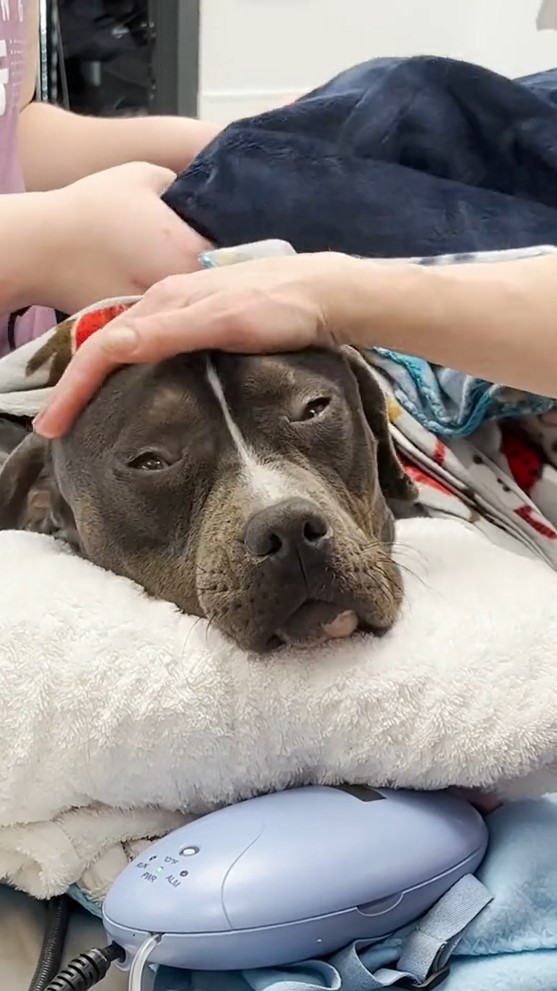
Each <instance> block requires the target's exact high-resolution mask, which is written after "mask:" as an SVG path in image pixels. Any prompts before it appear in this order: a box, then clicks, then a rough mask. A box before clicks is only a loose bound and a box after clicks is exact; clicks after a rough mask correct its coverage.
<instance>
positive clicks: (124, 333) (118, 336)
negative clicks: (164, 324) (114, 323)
mask: <svg viewBox="0 0 557 991" xmlns="http://www.w3.org/2000/svg"><path fill="white" fill-rule="evenodd" d="M138 343H139V338H138V336H137V332H136V331H135V330H134V329H133V327H114V328H109V327H107V329H106V331H105V335H104V347H105V349H106V350H108V351H118V352H122V351H123V352H125V353H128V352H130V351H135V349H136V347H137V345H138Z"/></svg>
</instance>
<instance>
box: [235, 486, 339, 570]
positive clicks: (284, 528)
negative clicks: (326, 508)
mask: <svg viewBox="0 0 557 991" xmlns="http://www.w3.org/2000/svg"><path fill="white" fill-rule="evenodd" d="M330 532H331V531H330V528H329V525H328V523H327V520H326V519H325V518H324V517H323V516H322V515H321V513H320V511H319V509H318V508H317V507H316V506H315V505H314V504H313V503H312V502H310V500H309V499H285V500H284V501H283V502H280V503H275V504H274V505H273V506H269V507H268V508H267V509H264V510H260V511H259V512H258V513H255V515H254V516H252V517H251V519H249V520H248V522H247V523H246V527H245V530H244V534H243V541H244V546H245V548H246V550H247V551H248V553H249V554H251V555H252V556H253V557H257V558H274V557H276V558H280V559H281V560H282V559H283V558H285V557H288V556H289V555H290V554H294V553H295V552H296V551H298V550H301V549H302V547H304V546H305V547H306V549H307V550H308V551H309V549H310V548H312V550H313V551H317V550H318V549H319V548H320V547H321V544H322V543H323V542H324V541H325V540H327V539H328V537H329V534H330Z"/></svg>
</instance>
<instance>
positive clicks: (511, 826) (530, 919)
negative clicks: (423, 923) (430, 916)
mask: <svg viewBox="0 0 557 991" xmlns="http://www.w3.org/2000/svg"><path fill="white" fill-rule="evenodd" d="M488 824H489V829H490V835H491V841H490V848H489V853H488V856H487V858H486V860H485V861H484V864H483V866H482V868H481V870H480V871H479V872H478V876H479V877H480V878H481V880H482V881H483V882H484V884H485V885H486V887H487V888H488V889H489V890H490V892H491V893H492V894H493V895H494V899H493V901H492V903H491V904H490V905H489V906H488V907H487V908H486V909H484V911H483V912H482V914H481V915H480V916H479V917H478V919H477V920H476V922H474V923H473V924H472V925H471V926H470V928H469V929H468V930H467V932H466V933H465V935H464V938H463V939H462V941H461V943H460V944H459V945H458V947H457V949H456V951H455V953H454V956H453V958H452V967H451V972H450V975H449V977H448V979H447V980H446V982H445V983H444V984H443V988H444V989H445V991H556V989H557V796H552V797H550V798H546V799H540V800H538V801H529V802H520V803H516V804H514V805H507V806H505V807H503V808H500V809H498V810H497V811H496V812H494V813H492V815H491V816H490V817H489V819H488ZM404 935H405V932H401V933H397V934H396V935H395V936H393V937H391V938H390V939H388V940H386V941H385V942H383V943H381V944H379V945H377V946H375V947H373V948H372V949H368V950H366V951H365V952H364V954H363V956H362V962H363V964H364V965H365V968H367V970H368V971H369V972H370V973H371V972H373V971H374V970H377V969H378V968H379V967H382V966H385V965H389V964H391V965H392V964H393V963H394V962H395V961H396V959H397V957H398V953H399V948H400V945H401V943H402V942H403V937H404ZM292 982H294V983H295V985H296V986H297V988H299V989H300V991H309V989H310V988H311V989H313V988H317V989H320V988H325V989H331V991H339V989H341V988H342V989H343V991H366V970H365V969H364V968H362V971H361V972H360V974H359V977H358V980H357V981H352V982H350V983H349V982H346V981H345V982H343V981H342V978H341V975H340V973H339V971H338V970H337V969H336V968H335V967H334V958H333V961H332V962H328V963H323V962H318V961H316V962H314V963H313V962H312V963H307V964H304V965H303V966H296V967H291V968H286V969H284V970H271V969H269V970H259V971H248V972H244V973H241V974H240V973H236V974H226V973H225V974H223V973H207V972H204V973H201V972H195V973H192V972H189V971H176V970H173V971H170V970H162V969H161V970H160V971H159V973H158V975H157V978H156V982H155V989H154V991H182V989H188V991H287V989H286V988H284V984H285V983H288V985H289V988H290V991H292ZM370 983H371V982H370ZM281 986H282V987H281ZM367 986H368V987H369V985H367Z"/></svg>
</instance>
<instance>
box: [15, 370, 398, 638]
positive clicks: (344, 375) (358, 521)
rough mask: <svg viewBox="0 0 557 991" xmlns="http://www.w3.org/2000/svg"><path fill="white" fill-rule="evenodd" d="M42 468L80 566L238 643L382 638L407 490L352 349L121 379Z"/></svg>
mask: <svg viewBox="0 0 557 991" xmlns="http://www.w3.org/2000/svg"><path fill="white" fill-rule="evenodd" d="M26 444H27V452H26V451H25V450H24V448H25V445H26ZM40 448H41V449H42V451H43V454H44V448H43V447H42V444H41V442H40V441H39V440H38V438H29V440H28V441H26V442H25V443H24V444H23V445H21V447H20V448H18V449H17V450H16V451H15V453H14V454H13V455H12V456H11V458H10V459H9V460H8V462H7V464H6V466H5V468H4V470H3V472H2V474H1V475H0V525H3V526H4V527H6V526H13V525H15V524H16V520H15V519H14V514H16V515H17V513H19V509H16V503H18V504H19V506H21V504H22V501H24V496H25V492H26V490H27V489H28V487H29V484H30V481H31V480H32V476H33V471H34V469H33V467H31V468H30V467H29V465H30V462H32V461H33V458H34V459H35V467H36V464H37V463H38V462H39V461H40V460H41V457H40V455H39V453H38V452H39V449H40ZM48 463H49V464H50V469H51V478H52V479H53V480H54V482H55V486H54V488H55V497H54V501H53V506H52V511H53V513H54V515H55V516H56V518H57V524H58V525H59V526H61V527H62V528H63V529H64V530H65V532H66V533H72V532H73V533H74V535H75V542H76V543H77V545H78V547H79V549H80V551H81V553H82V554H83V555H84V556H86V557H87V558H89V559H90V560H91V561H93V562H95V563H96V564H98V565H100V566H102V567H104V568H107V569H108V570H110V571H114V572H116V573H117V574H121V575H125V576H127V577H129V578H131V579H133V580H134V581H136V582H138V583H139V584H140V585H142V586H143V587H144V588H145V589H146V590H147V592H149V593H150V594H151V595H153V596H156V597H158V598H162V599H167V600H169V601H170V602H174V603H176V605H177V606H179V608H180V609H182V610H183V611H184V612H186V613H190V614H193V615H197V616H204V617H206V618H207V619H209V620H210V621H212V622H214V624H215V625H216V626H218V627H219V628H220V629H221V630H222V631H223V632H224V633H226V634H228V635H229V636H230V637H231V638H232V639H233V640H235V641H236V642H237V643H238V644H239V645H240V646H242V647H244V648H246V649H249V650H255V651H258V652H264V651H267V650H269V649H272V648H273V647H276V646H279V645H280V644H282V643H288V642H296V643H297V642H301V641H305V640H308V639H309V640H310V641H311V640H315V638H316V637H323V636H327V635H331V636H334V635H345V634H346V633H350V632H352V630H353V629H354V628H355V627H356V625H359V626H360V627H361V628H363V629H368V630H371V631H373V632H375V633H377V634H380V633H383V632H385V631H386V630H388V629H389V628H390V627H391V625H392V624H393V622H394V620H395V618H396V615H397V611H398V608H399V605H400V602H401V582H400V575H399V572H398V569H397V567H396V565H395V563H394V562H393V560H392V557H391V545H392V540H393V531H394V525H393V516H392V513H391V511H390V509H389V507H388V505H387V500H388V499H390V500H394V501H397V500H407V499H411V498H412V497H413V488H412V485H411V483H410V482H409V481H408V479H407V478H406V476H405V475H404V473H403V471H402V469H401V467H400V464H399V462H398V461H397V459H396V457H395V455H394V452H393V449H392V446H391V442H390V439H389V433H388V424H387V421H386V414H385V405H384V400H383V397H382V394H381V391H380V389H379V387H378V385H377V384H376V383H375V381H374V379H373V378H372V376H371V374H370V373H369V371H368V369H367V366H366V365H365V363H364V361H363V359H362V358H361V357H360V356H359V355H357V354H356V353H355V352H348V351H347V352H345V353H343V354H340V353H333V352H328V351H311V352H303V353H299V354H292V355H280V356H265V357H259V356H257V357H255V356H235V355H227V354H221V353H219V354H210V355H208V354H206V353H202V354H198V355H194V356H178V357H175V358H172V359H170V360H167V361H164V362H162V363H159V364H156V365H144V366H133V367H126V368H123V369H121V370H119V371H118V372H116V373H115V374H113V375H112V376H111V378H109V379H108V380H107V382H106V383H105V385H104V386H103V388H102V389H101V390H100V391H99V393H98V395H97V396H96V398H95V399H94V400H93V401H92V402H91V403H90V405H89V406H88V407H87V408H86V409H85V411H84V412H83V413H82V415H81V416H80V418H79V419H78V421H77V423H76V425H75V426H74V428H73V430H72V431H71V432H70V433H69V434H68V435H67V436H66V437H65V438H63V439H62V440H60V441H56V442H54V443H53V444H51V445H50V449H49V451H48ZM43 529H44V527H43Z"/></svg>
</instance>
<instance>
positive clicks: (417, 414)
mask: <svg viewBox="0 0 557 991" xmlns="http://www.w3.org/2000/svg"><path fill="white" fill-rule="evenodd" d="M555 250H557V249H556V248H554V247H551V246H540V247H538V248H524V249H517V250H513V249H511V250H509V251H491V252H488V251H483V252H477V253H475V254H473V253H467V254H462V255H437V256H432V257H430V258H412V259H411V261H413V262H414V263H415V264H417V265H461V264H467V263H469V262H482V263H487V264H489V263H490V262H498V261H513V260H516V259H519V258H529V257H535V256H536V255H545V254H550V253H553V252H554V251H555ZM387 264H389V262H387ZM373 354H374V363H375V364H377V365H378V366H379V367H380V368H381V369H382V370H383V371H384V372H385V374H386V375H387V376H388V378H389V379H390V381H391V384H392V386H393V389H394V394H395V396H396V399H397V400H398V402H399V403H400V404H401V406H403V407H404V409H406V410H408V412H409V413H410V414H411V415H412V416H413V417H414V419H416V420H418V422H419V423H421V424H422V426H424V427H425V428H426V430H430V431H431V433H433V434H436V435H437V436H438V437H443V438H445V439H446V440H450V439H451V438H454V437H468V436H470V434H471V433H473V432H474V430H477V429H478V427H480V426H481V424H482V423H484V422H485V421H486V420H501V419H504V418H507V417H518V416H527V415H529V414H536V413H545V412H547V410H549V409H551V407H552V406H553V405H554V403H553V400H551V399H546V398H545V397H543V396H533V395H531V394H529V393H526V392H519V391H518V390H516V389H507V388H506V387H505V386H501V385H494V384H493V383H491V382H486V381H485V380H484V379H479V378H475V377H474V376H473V375H465V374H464V373H463V372H458V371H455V370H454V369H452V368H444V367H443V366H442V365H434V364H432V363H431V362H429V361H424V360H423V358H416V357H414V356H412V355H409V354H399V353H397V352H396V351H389V350H387V349H386V348H374V349H373Z"/></svg>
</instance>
